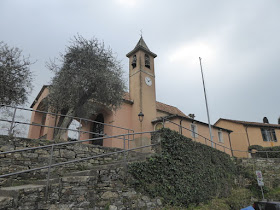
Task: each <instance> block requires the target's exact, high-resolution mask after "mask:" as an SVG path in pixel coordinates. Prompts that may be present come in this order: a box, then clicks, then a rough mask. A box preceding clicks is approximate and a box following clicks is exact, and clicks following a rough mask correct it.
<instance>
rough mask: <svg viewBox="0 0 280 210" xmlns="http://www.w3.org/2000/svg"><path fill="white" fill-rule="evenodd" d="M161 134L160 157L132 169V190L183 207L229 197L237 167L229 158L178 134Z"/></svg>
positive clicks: (152, 158)
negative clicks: (134, 189) (133, 188)
mask: <svg viewBox="0 0 280 210" xmlns="http://www.w3.org/2000/svg"><path fill="white" fill-rule="evenodd" d="M160 132H161V153H160V154H155V155H153V156H152V157H151V158H149V159H148V160H147V161H145V162H136V163H132V164H131V165H129V173H130V174H131V175H132V177H133V179H132V180H131V184H132V185H133V187H135V188H136V189H137V190H138V191H140V192H144V193H148V194H149V195H150V196H151V197H162V198H163V200H164V202H165V204H169V205H181V206H188V205H189V204H198V203H200V202H205V201H207V200H210V199H211V198H214V197H223V196H228V195H229V194H230V191H231V189H232V184H233V180H234V178H233V177H234V174H235V173H236V167H235V165H234V163H233V161H232V160H231V158H230V156H229V155H227V154H226V153H224V152H221V151H219V150H216V149H214V148H211V147H209V146H206V145H204V144H201V143H198V142H194V141H192V140H191V139H189V138H186V137H185V136H182V135H180V134H179V133H177V132H176V131H172V130H170V129H161V131H160Z"/></svg>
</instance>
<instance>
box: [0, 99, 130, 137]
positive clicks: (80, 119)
mask: <svg viewBox="0 0 280 210" xmlns="http://www.w3.org/2000/svg"><path fill="white" fill-rule="evenodd" d="M0 107H10V108H14V109H15V110H16V109H19V110H25V111H31V112H38V113H44V114H49V115H54V116H60V117H69V118H72V119H75V120H77V121H80V122H81V121H86V122H94V123H98V124H102V125H106V126H110V127H114V128H119V129H123V130H127V131H132V132H134V130H133V129H130V128H123V127H120V126H116V125H110V124H107V123H102V122H98V121H95V120H91V119H87V118H81V117H74V116H70V115H64V114H58V113H53V112H45V111H40V110H34V109H30V108H23V107H17V106H11V105H5V104H0ZM14 115H15V113H14ZM0 121H7V120H3V119H1V120H0ZM9 122H11V123H13V122H14V116H13V120H12V121H9ZM17 123H21V124H26V123H23V122H17ZM29 125H34V126H36V125H40V124H37V123H36V124H32V123H30V124H29ZM41 126H42V127H48V126H46V125H41ZM58 128H60V127H58ZM60 129H63V128H60ZM75 131H77V132H78V130H75Z"/></svg>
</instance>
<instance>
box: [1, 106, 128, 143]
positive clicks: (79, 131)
mask: <svg viewBox="0 0 280 210" xmlns="http://www.w3.org/2000/svg"><path fill="white" fill-rule="evenodd" d="M1 108H11V109H13V115H12V116H11V119H3V118H1V117H0V122H7V123H10V128H9V130H8V135H12V134H13V129H14V125H15V124H21V125H29V126H39V127H47V128H53V129H58V130H67V131H73V132H77V133H78V138H77V140H80V136H81V133H88V134H93V135H99V136H106V134H103V133H96V132H92V131H85V130H81V129H80V128H81V127H80V126H79V128H78V129H71V128H62V127H58V126H50V125H45V124H40V123H28V122H23V121H16V120H15V119H16V113H17V111H18V110H21V111H28V112H31V113H32V112H36V113H43V114H46V115H51V116H55V117H69V118H71V119H72V120H76V121H77V122H79V124H80V125H81V123H82V122H86V123H96V124H101V125H103V126H104V127H105V126H108V127H113V128H117V129H120V130H123V131H124V132H127V133H134V130H133V129H129V128H124V127H120V126H116V125H111V124H108V123H102V122H98V121H95V120H91V119H87V118H81V117H73V116H70V115H63V114H58V113H53V112H46V111H40V110H33V109H29V108H23V107H16V106H10V105H4V104H1V105H0V109H1ZM129 136H130V135H129ZM54 138H55V136H53V139H54Z"/></svg>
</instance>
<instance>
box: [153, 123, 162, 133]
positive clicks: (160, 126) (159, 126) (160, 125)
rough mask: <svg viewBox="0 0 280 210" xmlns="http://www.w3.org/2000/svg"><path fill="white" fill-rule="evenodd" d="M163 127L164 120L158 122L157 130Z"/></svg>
mask: <svg viewBox="0 0 280 210" xmlns="http://www.w3.org/2000/svg"><path fill="white" fill-rule="evenodd" d="M162 128H163V123H162V122H158V123H157V124H155V131H158V130H160V129H162Z"/></svg>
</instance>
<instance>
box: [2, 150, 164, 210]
mask: <svg viewBox="0 0 280 210" xmlns="http://www.w3.org/2000/svg"><path fill="white" fill-rule="evenodd" d="M148 156H150V154H144V153H136V152H130V154H129V155H128V157H127V159H126V161H125V162H124V161H123V160H111V161H110V162H108V163H106V164H103V165H95V166H91V167H90V169H85V170H76V171H69V172H67V173H66V174H63V175H59V176H57V175H54V174H53V175H52V178H51V179H50V180H49V187H48V195H47V196H46V183H47V181H46V180H44V179H39V180H28V179H24V180H21V181H24V182H20V183H17V182H14V183H12V184H14V185H15V186H4V187H2V188H0V209H1V210H11V209H28V210H29V209H30V210H31V209H42V210H43V209H53V210H55V209H65V210H68V209H152V208H156V207H159V206H161V200H160V199H151V198H149V197H148V196H145V195H142V194H141V193H137V192H136V191H135V190H134V189H133V188H131V187H130V186H129V185H128V184H127V182H129V179H130V178H131V177H130V176H129V174H128V173H127V163H130V162H135V161H143V160H145V159H146V158H147V157H148ZM21 183H23V184H21Z"/></svg>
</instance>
